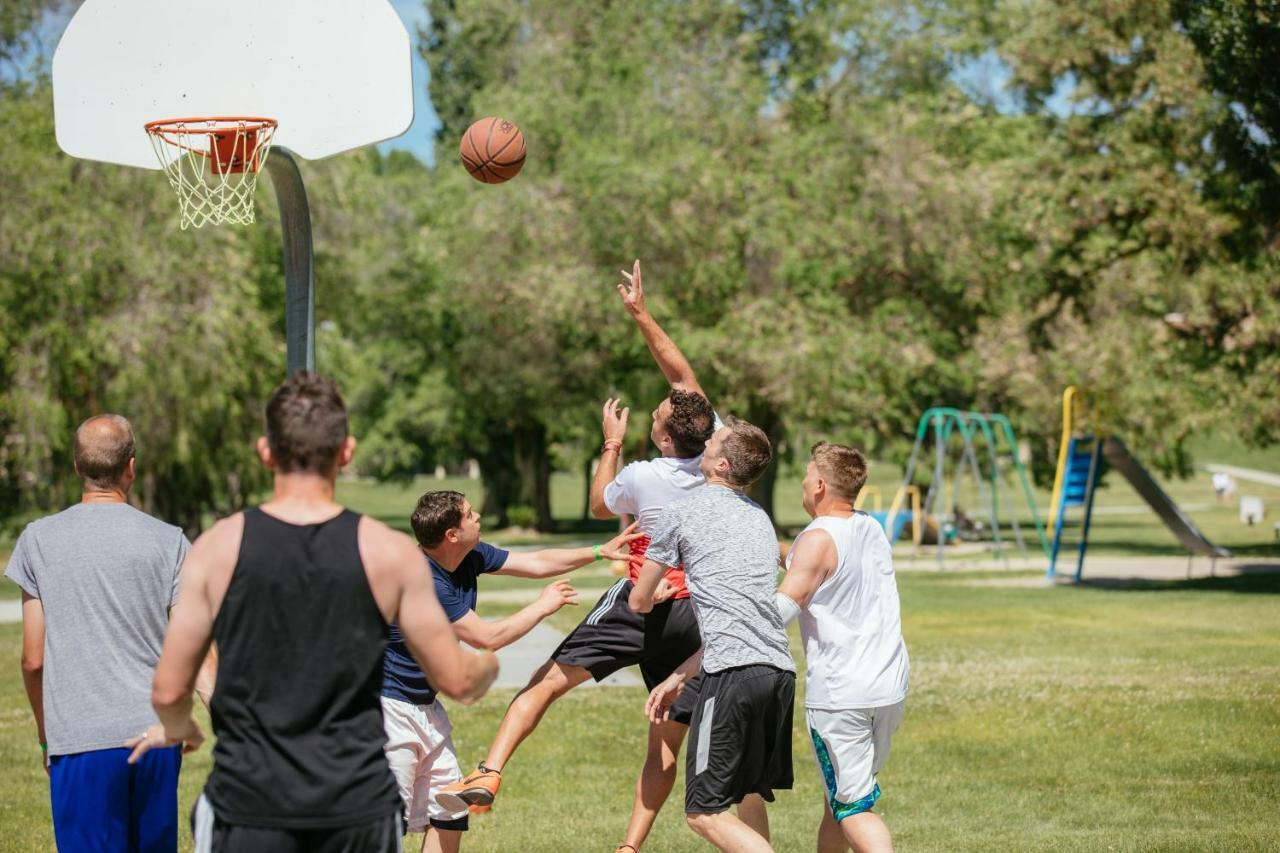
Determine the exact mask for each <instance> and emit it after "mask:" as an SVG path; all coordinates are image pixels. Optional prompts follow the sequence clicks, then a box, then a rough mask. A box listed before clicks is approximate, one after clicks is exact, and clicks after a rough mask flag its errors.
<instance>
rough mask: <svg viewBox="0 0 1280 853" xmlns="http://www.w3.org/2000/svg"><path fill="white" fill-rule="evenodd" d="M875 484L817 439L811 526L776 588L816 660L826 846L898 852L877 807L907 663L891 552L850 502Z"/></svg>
mask: <svg viewBox="0 0 1280 853" xmlns="http://www.w3.org/2000/svg"><path fill="white" fill-rule="evenodd" d="M866 481H867V460H866V459H865V458H864V457H863V456H862V454H861V453H859V452H858V451H857V450H854V449H853V448H851V447H844V446H842V445H839V444H828V443H826V442H819V443H818V444H816V445H814V446H813V450H812V456H811V458H810V459H809V465H808V468H807V470H806V472H805V477H804V482H803V483H802V485H801V491H802V495H803V502H804V509H805V512H807V513H808V514H809V517H810V518H812V519H813V521H812V522H811V523H810V524H809V526H808V527H806V528H805V529H804V531H803V532H802V533H801V534H800V535H799V536H798V537H796V540H795V542H794V543H793V544H792V546H791V551H790V553H789V554H788V555H787V576H786V578H785V579H783V581H782V585H781V587H779V589H778V610H779V612H780V613H781V614H782V616H783V619H784V620H785V621H787V622H790V621H791V620H792V619H795V618H796V617H799V619H800V638H801V639H802V640H803V641H804V653H805V661H806V663H807V666H808V672H807V676H806V679H805V697H804V703H805V716H806V721H807V722H808V727H809V736H810V738H811V739H812V741H813V749H814V754H815V756H816V758H817V760H818V771H819V774H820V775H821V777H822V781H823V785H824V786H825V788H826V807H825V810H824V812H823V817H822V823H821V825H820V826H819V828H818V853H841V851H844V850H847V849H849V847H852V848H853V849H854V850H857V851H859V853H892V850H893V840H892V838H891V836H890V834H889V829H888V827H886V826H885V824H884V821H882V820H881V819H880V816H879V815H877V814H875V813H874V812H873V811H872V808H873V807H874V806H875V804H876V800H878V799H879V798H880V785H879V784H878V783H877V782H876V774H877V773H879V772H880V768H882V767H883V766H884V764H885V761H887V760H888V758H889V742H890V740H891V739H892V737H893V733H894V732H895V731H896V730H897V728H898V725H899V723H901V722H902V712H903V703H904V702H905V701H906V697H907V676H908V669H909V661H908V659H907V646H906V643H904V642H903V640H902V621H901V615H900V612H899V611H900V607H899V603H898V584H897V581H896V579H895V577H894V571H893V549H892V548H891V546H890V545H889V539H888V537H886V536H885V533H884V530H883V529H882V528H881V527H880V525H879V523H877V522H876V521H875V519H873V518H872V517H871V516H869V515H867V514H866V513H864V512H855V511H854V509H853V502H854V501H855V500H856V499H857V497H858V492H860V491H861V490H862V487H863V485H864V484H865V483H866Z"/></svg>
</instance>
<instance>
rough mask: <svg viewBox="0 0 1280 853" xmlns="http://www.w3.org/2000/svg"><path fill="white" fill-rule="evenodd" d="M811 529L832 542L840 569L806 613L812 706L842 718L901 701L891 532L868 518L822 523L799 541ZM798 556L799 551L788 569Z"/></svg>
mask: <svg viewBox="0 0 1280 853" xmlns="http://www.w3.org/2000/svg"><path fill="white" fill-rule="evenodd" d="M810 530H825V531H826V532H827V533H828V534H829V535H830V536H831V538H832V539H833V540H834V541H835V545H836V559H837V563H836V570H835V571H834V572H832V574H831V577H829V578H827V579H826V581H824V582H823V584H822V586H820V587H818V590H817V592H815V593H814V594H813V599H812V600H811V601H810V602H809V606H808V607H805V608H803V609H802V610H801V611H800V637H801V639H802V640H803V641H804V656H805V660H806V662H807V665H808V678H807V683H806V686H805V702H804V703H805V707H807V708H815V709H818V710H824V711H837V710H843V709H847V708H878V707H882V706H884V705H892V704H894V703H897V702H901V701H902V700H903V699H905V698H906V696H907V672H908V669H909V662H908V660H907V645H906V643H905V642H903V640H902V620H901V615H900V610H899V605H898V583H897V581H896V580H895V578H894V574H893V549H892V548H891V547H890V545H889V540H888V538H886V537H885V534H884V530H883V529H881V527H880V525H879V524H877V523H876V521H875V519H873V518H872V517H871V516H869V515H867V514H866V513H864V512H856V513H854V514H853V515H852V516H851V517H849V518H835V517H833V516H820V517H818V518H815V519H814V520H813V521H812V522H810V524H809V526H808V527H806V528H805V529H804V531H803V532H802V533H801V534H800V536H798V537H796V541H797V542H799V540H800V538H801V537H803V536H804V535H805V534H806V533H808V532H809V531H810ZM794 553H795V547H794V545H793V546H792V550H791V553H790V554H788V555H787V568H790V567H791V554H794Z"/></svg>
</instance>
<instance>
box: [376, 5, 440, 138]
mask: <svg viewBox="0 0 1280 853" xmlns="http://www.w3.org/2000/svg"><path fill="white" fill-rule="evenodd" d="M391 5H392V6H393V7H395V10H396V13H397V14H398V15H399V16H400V20H402V21H404V27H405V29H406V30H408V31H409V39H410V40H411V41H412V42H413V44H414V51H413V124H411V125H409V129H408V130H407V131H405V133H404V135H403V136H400V137H397V138H396V139H391V140H388V141H386V142H382V143H379V144H378V150H380V151H382V152H383V153H384V154H385V153H386V152H388V151H394V150H401V151H408V152H410V153H412V154H415V155H417V157H418V159H419V160H422V161H423V162H425V163H434V162H435V133H436V130H437V129H438V128H439V127H440V119H438V118H437V117H436V111H435V109H433V108H432V106H431V99H430V98H429V97H427V81H429V80H430V79H431V71H430V70H429V69H428V68H427V61H426V60H425V59H423V58H422V55H421V54H420V53H418V50H417V44H418V30H419V29H421V28H424V27H426V26H427V24H428V23H429V22H430V21H431V17H430V16H429V15H428V14H427V7H426V4H425V3H424V2H422V0H391Z"/></svg>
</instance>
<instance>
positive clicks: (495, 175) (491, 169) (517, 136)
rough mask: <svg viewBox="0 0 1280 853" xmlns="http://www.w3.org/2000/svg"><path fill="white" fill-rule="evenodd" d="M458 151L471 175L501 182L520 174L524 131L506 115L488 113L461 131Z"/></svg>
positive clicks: (482, 180)
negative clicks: (497, 115) (489, 114)
mask: <svg viewBox="0 0 1280 853" xmlns="http://www.w3.org/2000/svg"><path fill="white" fill-rule="evenodd" d="M458 155H459V156H460V157H462V165H464V166H466V167H467V172H469V173H470V174H471V177H473V178H475V179H476V180H477V181H481V182H483V183H486V184H500V183H502V182H503V181H509V180H511V179H512V178H514V177H515V176H516V175H518V174H520V169H521V167H523V166H524V134H523V133H521V132H520V128H518V127H516V126H515V125H514V124H512V123H511V122H509V121H507V120H506V119H504V118H497V117H496V116H488V117H486V118H482V119H480V120H479V121H477V122H474V123H473V124H472V125H471V127H468V128H467V132H466V133H464V134H462V143H461V144H460V145H459V146H458Z"/></svg>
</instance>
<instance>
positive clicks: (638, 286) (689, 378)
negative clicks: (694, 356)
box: [618, 260, 706, 397]
mask: <svg viewBox="0 0 1280 853" xmlns="http://www.w3.org/2000/svg"><path fill="white" fill-rule="evenodd" d="M622 275H623V277H624V278H626V282H625V283H622V282H620V283H619V284H618V295H619V296H621V297H622V304H623V306H624V307H625V308H626V309H627V312H628V313H629V314H631V318H632V319H633V320H635V321H636V325H637V326H639V327H640V334H642V335H644V342H645V344H647V345H648V347H649V352H650V353H652V354H653V360H654V361H656V362H657V363H658V368H659V369H660V370H661V371H662V375H663V376H665V377H667V382H669V383H670V384H671V387H672V388H676V389H678V390H680V391H695V392H697V393H699V394H702V396H704V397H705V396H706V394H705V393H704V392H703V390H702V386H701V385H699V384H698V378H697V377H696V376H694V374H693V368H692V367H691V366H690V365H689V360H688V359H687V358H685V357H684V353H682V352H681V351H680V348H679V347H678V346H676V343H675V341H673V340H671V336H670V335H668V334H667V333H666V332H665V331H663V329H662V327H661V326H659V325H658V321H657V320H655V319H653V315H652V314H650V313H649V309H648V308H646V307H645V304H644V284H643V282H642V280H641V276H640V261H639V260H636V262H635V264H634V265H633V266H632V268H631V272H627V271H626V270H622Z"/></svg>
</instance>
